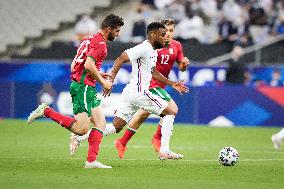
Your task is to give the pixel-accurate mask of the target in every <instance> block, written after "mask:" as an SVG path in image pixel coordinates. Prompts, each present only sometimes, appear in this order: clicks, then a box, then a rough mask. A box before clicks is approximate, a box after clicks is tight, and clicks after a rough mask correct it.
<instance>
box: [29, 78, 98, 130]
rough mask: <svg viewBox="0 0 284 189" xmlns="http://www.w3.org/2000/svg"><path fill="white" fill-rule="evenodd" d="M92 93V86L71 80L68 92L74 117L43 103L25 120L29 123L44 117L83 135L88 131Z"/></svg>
mask: <svg viewBox="0 0 284 189" xmlns="http://www.w3.org/2000/svg"><path fill="white" fill-rule="evenodd" d="M93 93H94V91H93V87H90V86H88V85H85V84H80V83H77V82H72V83H71V85H70V94H71V97H72V104H73V113H74V114H75V115H76V116H75V118H72V117H69V116H65V115H62V114H60V113H58V112H56V111H55V110H53V109H52V108H50V107H48V106H47V105H46V104H45V103H43V104H41V105H39V106H38V108H37V109H36V110H34V111H33V112H32V113H31V114H30V116H29V117H28V121H27V122H28V123H29V124H30V123H32V122H33V121H35V120H36V119H38V118H41V117H46V118H50V119H52V120H53V121H55V122H57V123H58V124H60V125H61V126H62V127H65V128H66V129H68V130H70V131H71V132H73V133H75V134H78V135H84V134H86V133H87V132H88V127H89V123H90V118H89V116H90V115H91V112H90V111H91V109H90V108H91V106H90V98H91V95H93Z"/></svg>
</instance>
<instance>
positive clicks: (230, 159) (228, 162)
mask: <svg viewBox="0 0 284 189" xmlns="http://www.w3.org/2000/svg"><path fill="white" fill-rule="evenodd" d="M239 157H240V156H239V153H238V151H237V150H236V149H235V148H233V147H224V148H223V149H222V150H221V151H220V152H219V162H220V163H221V164H222V165H224V166H233V165H235V164H236V163H237V162H238V161H239Z"/></svg>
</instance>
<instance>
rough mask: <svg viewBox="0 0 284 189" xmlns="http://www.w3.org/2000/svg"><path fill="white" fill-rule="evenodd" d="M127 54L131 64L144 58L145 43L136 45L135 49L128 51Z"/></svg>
mask: <svg viewBox="0 0 284 189" xmlns="http://www.w3.org/2000/svg"><path fill="white" fill-rule="evenodd" d="M125 52H126V54H127V56H128V58H129V60H130V62H133V61H135V60H137V59H138V58H141V57H143V55H144V52H145V47H144V45H143V43H141V44H139V45H136V46H135V47H132V48H130V49H127V50H126V51H125Z"/></svg>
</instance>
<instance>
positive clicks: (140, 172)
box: [0, 120, 284, 189]
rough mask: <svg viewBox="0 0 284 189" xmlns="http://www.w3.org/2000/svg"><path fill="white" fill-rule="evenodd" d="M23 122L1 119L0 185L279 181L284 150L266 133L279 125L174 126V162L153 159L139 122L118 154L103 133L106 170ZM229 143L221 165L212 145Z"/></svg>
mask: <svg viewBox="0 0 284 189" xmlns="http://www.w3.org/2000/svg"><path fill="white" fill-rule="evenodd" d="M33 125H35V126H28V125H27V124H26V123H25V122H24V121H19V120H0V140H1V143H0V188H5V189H6V188H21V189H22V188H29V189H32V188H96V189H101V188H108V189H114V188H123V189H128V188H129V189H135V188H147V189H148V188H153V189H159V188H162V189H166V188H175V189H182V188H187V189H188V188H194V189H199V188H210V189H215V188H216V189H220V188H238V189H240V188H250V189H253V188H269V189H273V188H275V189H279V188H283V185H284V179H283V178H284V177H283V175H284V152H283V151H275V150H274V149H273V148H272V144H271V141H270V136H271V134H272V133H274V132H277V131H278V130H279V128H240V127H239V128H208V127H201V126H190V127H189V126H186V125H183V126H176V127H175V130H174V135H173V136H172V141H171V146H172V149H173V150H175V151H177V152H179V153H182V154H184V156H185V158H184V159H183V160H179V161H165V162H160V161H159V160H158V158H157V155H156V154H155V153H154V151H153V149H152V146H151V142H150V139H151V136H152V134H153V133H154V131H155V128H156V127H153V126H149V125H148V126H144V127H141V129H140V130H139V132H138V133H137V134H136V135H135V136H134V137H133V139H132V141H130V143H129V145H128V151H127V152H126V154H125V159H124V160H119V159H118V158H117V154H116V150H115V148H114V146H113V140H114V139H115V138H117V137H119V136H120V135H121V134H119V135H113V136H109V137H105V138H104V140H103V143H102V145H101V151H100V155H99V160H100V161H101V162H103V163H106V164H109V165H112V166H113V169H111V170H102V169H84V168H83V165H84V162H85V158H86V153H87V143H84V144H83V145H82V146H81V147H80V148H79V150H78V151H77V153H76V155H75V157H73V158H70V157H69V156H68V144H69V132H68V131H66V130H65V129H62V128H61V127H59V126H58V125H56V124H54V123H52V122H37V123H35V124H33ZM224 146H233V147H235V148H236V149H237V150H238V151H239V153H240V162H239V163H237V164H236V166H234V167H224V166H222V165H220V164H219V163H218V162H217V156H218V152H219V150H220V149H221V148H222V147H224Z"/></svg>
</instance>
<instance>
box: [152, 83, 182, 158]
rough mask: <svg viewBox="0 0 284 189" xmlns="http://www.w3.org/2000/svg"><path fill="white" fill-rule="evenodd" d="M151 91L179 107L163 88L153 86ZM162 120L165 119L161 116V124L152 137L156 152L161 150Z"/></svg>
mask: <svg viewBox="0 0 284 189" xmlns="http://www.w3.org/2000/svg"><path fill="white" fill-rule="evenodd" d="M149 91H150V92H151V93H153V94H155V95H157V96H159V97H161V98H162V99H163V100H165V101H167V102H168V103H169V104H170V105H172V106H173V107H175V108H176V109H177V105H176V103H175V102H174V101H173V99H172V97H171V96H170V95H169V94H168V93H167V92H166V91H165V90H164V89H162V88H160V87H156V88H152V89H150V90H149ZM162 121H163V119H162V118H161V120H160V122H159V124H158V125H157V130H156V132H155V134H154V136H153V138H152V144H153V146H154V149H155V151H156V152H158V153H159V152H160V147H161V138H162V133H161V129H162V126H161V125H162Z"/></svg>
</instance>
